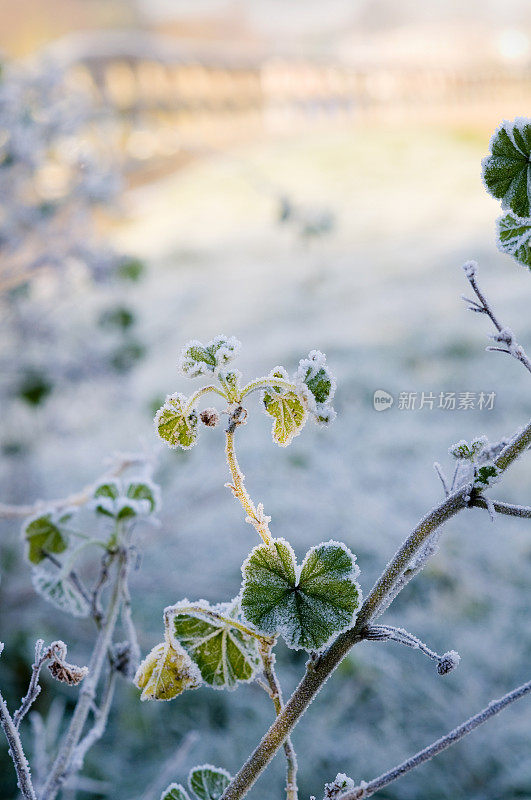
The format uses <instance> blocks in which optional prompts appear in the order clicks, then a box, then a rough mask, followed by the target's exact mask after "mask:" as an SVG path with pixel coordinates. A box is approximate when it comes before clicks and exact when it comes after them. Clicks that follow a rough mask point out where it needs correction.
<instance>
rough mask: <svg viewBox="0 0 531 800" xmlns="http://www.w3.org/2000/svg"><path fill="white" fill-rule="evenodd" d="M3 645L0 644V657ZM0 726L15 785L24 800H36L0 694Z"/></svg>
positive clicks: (22, 752)
mask: <svg viewBox="0 0 531 800" xmlns="http://www.w3.org/2000/svg"><path fill="white" fill-rule="evenodd" d="M3 649H4V645H3V643H2V642H0V655H1V653H2V650H3ZM0 725H1V726H2V728H3V731H4V733H5V736H6V739H7V743H8V745H9V755H10V756H11V759H12V761H13V765H14V767H15V772H16V773H17V784H18V788H19V789H20V792H21V794H22V796H23V797H24V798H25V800H37V796H36V794H35V789H34V788H33V783H32V780H31V773H30V769H29V764H28V760H27V758H26V756H25V754H24V749H23V747H22V742H21V741H20V736H19V733H18V730H17V727H16V725H15V723H14V721H13V719H12V718H11V714H10V713H9V709H8V707H7V704H6V701H5V700H4V698H3V697H2V694H1V693H0Z"/></svg>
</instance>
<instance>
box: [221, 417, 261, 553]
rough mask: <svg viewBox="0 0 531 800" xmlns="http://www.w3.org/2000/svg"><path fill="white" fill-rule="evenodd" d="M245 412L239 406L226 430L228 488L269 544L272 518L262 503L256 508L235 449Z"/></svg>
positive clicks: (246, 519)
mask: <svg viewBox="0 0 531 800" xmlns="http://www.w3.org/2000/svg"><path fill="white" fill-rule="evenodd" d="M243 412H245V409H243V408H242V407H241V406H238V408H237V409H236V410H235V411H234V412H233V413H232V415H231V417H230V419H229V424H228V426H227V430H226V446H225V454H226V456H227V464H228V465H229V469H230V472H231V475H232V483H227V484H226V486H227V487H228V488H229V489H230V490H231V491H232V493H233V495H234V497H235V498H236V499H237V500H239V501H240V503H241V504H242V506H243V508H244V510H245V511H246V513H247V516H246V518H245V521H246V522H249V523H250V524H251V525H252V526H253V527H254V528H255V530H256V532H257V533H258V535H259V536H260V537H261V538H262V540H263V541H264V542H265V543H266V544H268V543H269V542H270V541H271V531H270V530H269V522H270V521H271V517H268V516H267V515H266V514H265V513H264V507H263V505H262V503H258V506H255V505H254V503H253V501H252V500H251V498H250V496H249V493H248V492H247V489H246V488H245V483H244V480H245V475H244V474H243V472H242V471H241V469H240V465H239V464H238V459H237V458H236V451H235V449H234V431H235V430H236V427H237V426H238V425H241V424H243V423H244V421H245V416H244V413H243ZM245 414H246V412H245Z"/></svg>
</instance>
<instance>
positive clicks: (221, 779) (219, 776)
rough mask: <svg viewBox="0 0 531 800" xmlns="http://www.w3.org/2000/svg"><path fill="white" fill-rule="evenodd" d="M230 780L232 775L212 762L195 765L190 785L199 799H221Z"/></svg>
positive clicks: (189, 780)
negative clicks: (199, 765) (214, 765)
mask: <svg viewBox="0 0 531 800" xmlns="http://www.w3.org/2000/svg"><path fill="white" fill-rule="evenodd" d="M230 782H231V776H230V773H228V772H227V770H226V769H221V768H220V767H213V766H212V765H211V764H204V765H203V766H201V767H193V769H191V770H190V775H189V776H188V785H189V787H190V789H191V790H192V792H194V794H196V795H197V797H198V798H199V800H219V798H220V797H221V795H222V794H223V792H224V791H225V789H226V788H227V786H228V785H229V783H230Z"/></svg>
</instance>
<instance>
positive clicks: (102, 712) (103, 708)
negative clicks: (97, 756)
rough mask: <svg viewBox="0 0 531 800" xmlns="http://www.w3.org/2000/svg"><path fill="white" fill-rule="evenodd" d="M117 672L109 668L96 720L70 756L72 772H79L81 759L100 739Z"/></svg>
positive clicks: (104, 727) (82, 759)
mask: <svg viewBox="0 0 531 800" xmlns="http://www.w3.org/2000/svg"><path fill="white" fill-rule="evenodd" d="M116 679H117V672H116V670H114V669H112V668H111V671H110V673H109V677H108V680H107V685H106V687H105V692H104V694H103V697H102V700H101V703H100V706H99V708H98V709H97V712H96V722H95V723H94V725H93V727H92V728H91V729H90V731H89V732H88V733H87V734H86V736H85V737H84V738H83V739H82V740H81V741H80V743H79V744H78V746H77V747H76V750H75V752H74V755H73V758H72V769H71V771H72V772H79V770H81V769H82V767H83V761H84V759H85V756H86V754H87V753H88V751H89V750H90V748H91V747H92V746H93V745H94V744H95V743H96V742H97V741H98V739H101V737H102V736H103V734H104V733H105V729H106V727H107V720H108V719H109V711H110V710H111V706H112V701H113V698H114V690H115V688H116Z"/></svg>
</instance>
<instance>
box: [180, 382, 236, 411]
mask: <svg viewBox="0 0 531 800" xmlns="http://www.w3.org/2000/svg"><path fill="white" fill-rule="evenodd" d="M210 392H214V393H215V394H219V395H220V397H223V399H224V400H226V399H227V396H226V394H225V392H223V391H222V390H221V389H220V388H219V387H218V386H203V387H202V388H201V389H198V390H197V392H194V393H193V395H192V396H191V397H190V399H189V400H188V402H187V404H186V407H185V409H184V414H188V413H189V412H190V411H191V410H192V408H194V406H195V405H197V401H198V400H199V398H200V397H203V395H205V394H209V393H210Z"/></svg>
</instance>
